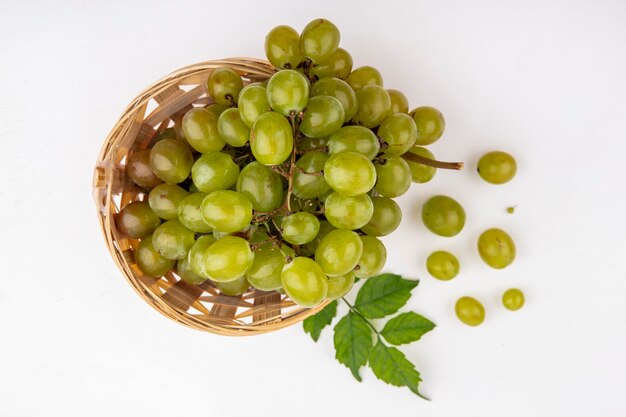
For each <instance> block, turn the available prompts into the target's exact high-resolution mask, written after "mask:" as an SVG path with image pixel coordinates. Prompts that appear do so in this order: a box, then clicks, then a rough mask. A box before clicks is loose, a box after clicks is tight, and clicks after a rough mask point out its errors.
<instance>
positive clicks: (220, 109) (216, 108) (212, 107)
mask: <svg viewBox="0 0 626 417" xmlns="http://www.w3.org/2000/svg"><path fill="white" fill-rule="evenodd" d="M242 91H243V90H242ZM239 94H240V95H241V92H240V93H239ZM205 109H207V110H208V111H210V112H211V113H213V114H214V115H215V120H217V119H219V117H220V116H221V115H222V113H224V112H225V111H226V110H228V109H230V106H225V105H224V104H217V103H212V104H209V105H208V106H206V107H205Z"/></svg>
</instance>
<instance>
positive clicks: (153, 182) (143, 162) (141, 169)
mask: <svg viewBox="0 0 626 417" xmlns="http://www.w3.org/2000/svg"><path fill="white" fill-rule="evenodd" d="M126 175H128V177H129V178H130V179H131V180H132V181H133V182H134V183H135V184H137V185H138V186H140V187H143V188H147V189H150V188H153V187H156V186H157V185H159V184H161V183H162V182H163V181H161V180H160V179H159V177H157V176H156V175H154V172H152V169H150V149H145V150H143V151H136V152H133V153H131V154H130V156H129V157H128V162H127V163H126Z"/></svg>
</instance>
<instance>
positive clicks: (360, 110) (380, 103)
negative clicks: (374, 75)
mask: <svg viewBox="0 0 626 417" xmlns="http://www.w3.org/2000/svg"><path fill="white" fill-rule="evenodd" d="M356 102H357V108H356V114H355V115H354V121H355V122H356V123H357V124H360V125H362V126H365V127H369V128H373V127H376V126H378V125H379V124H381V123H382V122H383V120H385V119H386V118H387V116H389V114H390V113H391V98H389V93H387V90H385V89H384V88H382V87H380V86H378V85H368V86H365V87H363V88H361V89H360V90H358V91H357V92H356Z"/></svg>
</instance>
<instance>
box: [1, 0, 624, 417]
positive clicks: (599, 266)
mask: <svg viewBox="0 0 626 417" xmlns="http://www.w3.org/2000/svg"><path fill="white" fill-rule="evenodd" d="M316 17H327V18H329V19H331V20H332V21H334V22H335V23H336V24H337V25H338V27H339V28H340V29H341V31H342V42H341V45H342V46H343V47H345V48H346V49H348V50H349V51H350V52H351V54H352V56H353V58H354V61H355V64H356V66H359V65H368V64H369V65H373V66H376V67H377V68H379V69H380V70H381V72H382V73H383V75H384V77H385V85H386V86H387V87H389V88H399V89H401V90H403V91H404V92H405V93H406V94H407V96H408V97H409V98H410V102H411V106H412V107H413V106H417V105H422V104H429V105H433V106H436V107H438V108H440V109H441V110H442V111H443V113H444V114H445V116H446V120H447V130H446V133H445V135H444V137H443V139H441V140H440V141H439V142H438V143H436V144H435V145H433V146H432V150H433V151H434V152H435V154H436V155H437V156H438V157H439V158H440V159H445V160H463V161H465V162H466V164H467V169H466V170H464V171H463V172H461V173H457V172H439V173H438V174H437V176H436V177H435V179H434V180H433V181H432V182H431V183H429V184H427V185H415V186H413V187H412V189H411V191H410V192H409V193H408V194H406V195H405V196H403V197H402V198H401V199H400V202H401V205H402V208H403V210H404V220H403V224H402V230H401V231H399V232H397V233H396V234H394V235H393V237H390V238H388V239H385V243H386V244H387V245H388V248H389V253H390V256H389V260H388V264H387V269H388V270H389V271H393V272H396V273H401V274H404V275H406V276H408V277H419V278H421V284H420V286H419V287H418V288H417V289H416V290H415V291H414V297H413V298H412V299H411V301H410V305H409V306H408V308H410V309H414V310H416V311H418V312H421V313H423V314H424V315H426V316H428V317H430V318H431V319H432V320H433V321H435V322H436V323H437V324H438V327H437V328H436V329H435V331H433V332H432V333H430V334H428V335H427V336H425V337H424V338H423V340H422V341H420V342H419V343H417V344H415V345H412V346H409V347H407V348H405V349H404V350H405V352H406V353H407V355H408V356H409V358H410V359H411V360H413V361H414V362H415V363H416V364H417V366H418V369H419V370H420V371H421V373H422V377H423V379H424V382H423V383H422V386H421V388H422V391H423V392H424V394H426V395H427V396H429V397H431V398H432V401H431V402H426V401H423V400H421V399H419V398H417V397H415V396H413V395H412V394H411V393H410V392H409V391H408V390H406V389H399V388H394V387H390V386H387V385H385V384H383V383H381V382H380V381H378V380H376V378H375V377H374V376H373V374H372V373H371V372H370V371H368V370H364V371H363V372H362V373H363V379H364V381H363V382H362V383H360V384H359V383H358V382H356V381H355V380H354V379H353V378H352V376H351V375H350V373H349V371H348V370H347V369H346V368H344V367H343V366H341V365H340V364H339V363H337V362H336V361H335V359H334V351H333V348H332V337H331V336H332V334H331V332H328V331H327V332H325V334H324V335H323V336H322V338H321V340H320V341H319V342H318V343H317V344H315V343H313V342H312V341H311V340H310V338H309V337H308V336H307V335H305V334H304V333H303V331H302V329H301V327H300V326H299V325H296V326H293V327H291V328H288V329H286V330H282V331H279V332H276V333H272V334H267V335H263V336H257V337H251V338H227V337H220V336H215V335H211V334H205V333H201V332H197V331H192V330H188V329H187V328H184V327H182V326H180V325H178V324H176V323H174V322H171V321H169V320H167V319H166V318H164V317H162V316H160V315H159V314H158V313H156V312H155V311H153V310H152V309H151V308H150V307H148V305H146V304H145V303H144V302H143V301H141V300H140V299H139V298H138V297H137V296H136V295H135V293H134V292H133V291H132V290H131V288H130V287H129V286H128V284H127V283H126V282H125V281H124V279H123V278H122V275H121V274H120V272H118V270H117V269H116V267H115V266H114V264H113V262H112V260H111V259H110V257H109V255H108V252H107V251H106V249H105V246H104V243H103V240H102V237H101V234H100V231H99V228H98V225H97V221H96V210H95V207H94V204H93V201H92V199H91V188H90V187H91V177H92V167H93V165H94V162H95V159H96V157H97V154H98V151H99V149H100V146H101V144H102V141H103V140H104V138H105V136H106V135H107V133H108V131H109V129H110V128H111V127H112V126H113V124H114V123H115V121H116V119H117V117H118V116H119V115H120V113H121V111H122V110H123V108H124V107H125V106H126V104H128V102H130V101H131V99H133V97H134V96H135V94H136V93H138V92H139V91H140V90H142V89H143V88H144V87H146V86H147V85H148V84H150V83H152V82H153V81H155V80H157V79H158V78H160V77H161V76H163V75H165V74H167V73H169V72H170V71H173V70H175V69H176V68H178V67H181V66H184V65H188V64H191V63H194V62H198V61H202V60H208V59H217V58H223V57H229V56H256V57H262V56H263V40H264V36H265V34H266V33H267V32H268V31H269V30H270V29H271V28H272V27H274V26H276V25H278V24H289V25H292V26H294V27H295V28H297V29H298V30H301V29H302V28H303V27H304V25H305V24H306V23H307V22H308V21H309V20H311V19H313V18H316ZM625 22H626V3H625V2H622V1H617V0H616V1H608V0H606V1H593V2H592V1H539V0H533V1H530V0H524V1H504V2H503V1H495V0H493V1H489V0H481V1H475V2H460V1H458V2H454V1H437V2H435V1H431V2H427V1H405V2H391V1H369V2H367V1H363V0H360V1H358V0H356V1H345V2H341V3H340V2H334V1H310V2H306V1H300V2H294V1H291V2H263V1H256V2H243V1H238V2H225V1H220V2H215V3H212V2H209V1H195V2H165V1H118V0H115V1H98V2H95V1H64V2H63V1H29V2H26V1H17V0H2V1H1V2H0V80H1V83H2V87H1V88H0V119H1V123H0V257H1V259H2V265H3V268H2V273H1V275H0V329H1V333H0V416H3V417H13V416H43V415H59V416H131V415H133V416H139V415H151V416H174V415H177V416H184V415H227V416H240V415H241V416H244V415H245V416H252V415H255V416H269V415H273V416H275V415H299V416H314V415H354V416H381V415H393V416H417V415H422V416H455V415H465V416H482V417H486V416H504V415H506V416H508V417H515V416H538V415H542V416H568V417H575V416H585V417H586V416H591V415H593V416H603V417H612V416H623V415H625V414H626V395H625V394H626V377H625V375H626V359H624V353H625V352H626V333H625V328H626V319H625V317H626V267H625V262H624V259H625V258H626V243H625V242H626V240H625V239H626V238H625V237H624V235H625V233H626V216H625V214H624V213H625V211H626V210H625V208H624V202H625V200H624V193H625V192H626V174H625V172H624V170H625V168H624V161H625V160H626V158H625V156H624V155H625V153H626V145H625V140H626V134H625V132H626V104H625V100H626V76H625V75H626V24H625ZM494 149H502V150H506V151H509V152H511V153H512V154H514V155H515V156H516V157H517V160H518V163H519V171H518V172H519V174H518V176H517V177H516V178H515V179H514V181H512V182H511V183H509V184H508V185H505V186H492V185H488V184H486V183H484V182H482V181H481V180H480V179H479V178H478V176H477V174H476V173H475V170H474V169H475V165H476V161H477V159H478V157H479V156H480V155H481V154H483V153H484V152H486V151H489V150H494ZM438 193H444V194H449V195H451V196H453V197H455V198H457V199H458V200H459V201H460V202H462V204H463V205H464V207H465V209H466V211H467V218H468V223H467V226H466V228H465V229H464V230H463V232H462V233H461V234H459V235H458V236H457V237H456V238H453V239H445V238H440V237H436V236H434V235H432V234H430V233H428V232H427V231H426V230H425V228H424V226H423V225H422V224H421V222H420V221H419V217H418V213H419V210H420V207H421V204H422V203H423V202H424V201H425V200H426V199H427V198H428V197H429V196H431V195H434V194H438ZM510 205H517V210H516V212H515V214H513V215H510V214H507V213H506V212H505V208H506V207H507V206H510ZM493 226H496V227H502V228H504V229H506V230H508V231H509V232H510V233H511V235H512V236H513V237H514V238H515V241H516V242H517V245H518V257H517V260H516V262H515V263H514V264H513V265H512V266H511V267H510V268H508V269H506V270H503V271H495V270H491V269H489V268H488V267H487V266H485V265H484V264H483V263H482V262H481V261H480V259H479V257H478V255H477V253H476V250H475V242H476V238H477V236H478V234H479V233H480V232H481V231H482V230H484V229H485V228H488V227H493ZM435 249H448V250H451V251H453V252H454V253H456V254H457V255H458V257H459V258H460V260H461V263H462V273H461V274H460V276H459V277H458V278H456V279H455V280H453V281H450V282H439V281H436V280H434V279H433V278H431V277H429V276H428V274H427V273H426V270H425V267H424V263H425V259H426V257H427V255H428V254H429V253H430V252H431V251H433V250H435ZM512 286H516V287H520V288H522V289H523V290H524V291H525V292H526V295H527V305H526V307H525V308H524V309H523V310H521V311H519V312H516V313H511V312H508V311H506V310H504V309H503V308H502V307H501V305H500V304H499V301H498V300H499V297H500V295H501V293H502V292H503V291H504V290H506V289H507V288H509V287H512ZM462 295H473V296H475V297H477V298H479V299H481V300H482V301H483V302H484V304H485V307H486V309H487V319H486V321H485V323H484V324H483V325H482V326H480V327H479V328H469V327H466V326H464V325H462V324H460V323H459V322H458V321H457V320H456V319H455V317H454V314H453V305H454V302H455V300H456V299H457V298H458V297H459V296H462Z"/></svg>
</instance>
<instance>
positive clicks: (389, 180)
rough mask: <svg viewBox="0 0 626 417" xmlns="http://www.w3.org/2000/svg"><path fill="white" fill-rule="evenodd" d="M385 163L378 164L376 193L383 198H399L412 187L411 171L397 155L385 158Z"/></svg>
mask: <svg viewBox="0 0 626 417" xmlns="http://www.w3.org/2000/svg"><path fill="white" fill-rule="evenodd" d="M383 160H384V161H385V162H384V163H379V164H376V165H375V167H376V178H377V180H376V191H377V192H378V194H380V195H382V196H383V197H391V198H393V197H399V196H401V195H402V194H404V193H406V192H407V190H408V189H409V187H410V186H411V169H410V168H409V164H407V163H406V161H405V160H404V159H403V158H401V157H399V156H396V155H391V156H385V157H384V158H383Z"/></svg>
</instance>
